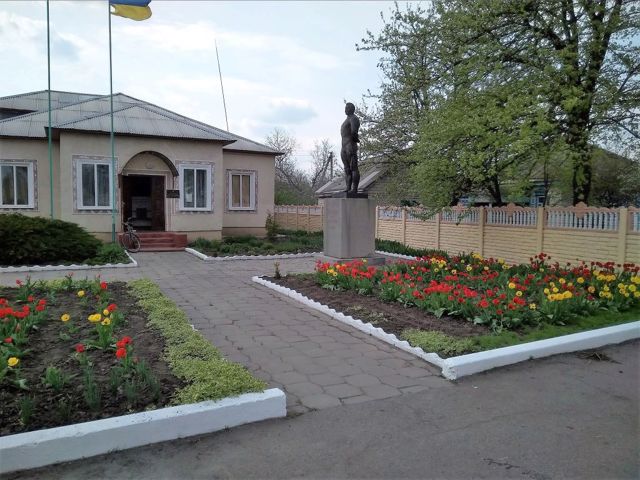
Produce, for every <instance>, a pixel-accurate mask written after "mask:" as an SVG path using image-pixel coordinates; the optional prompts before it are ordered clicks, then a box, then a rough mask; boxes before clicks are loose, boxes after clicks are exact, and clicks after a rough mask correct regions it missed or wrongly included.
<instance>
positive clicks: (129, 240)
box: [120, 217, 140, 253]
mask: <svg viewBox="0 0 640 480" xmlns="http://www.w3.org/2000/svg"><path fill="white" fill-rule="evenodd" d="M131 220H133V217H129V218H128V219H127V221H126V222H123V224H124V227H125V229H126V230H125V232H124V233H123V234H122V236H121V237H120V244H121V245H122V246H123V247H124V248H125V250H127V251H128V252H131V253H136V252H137V251H138V250H140V237H138V235H137V234H136V231H135V230H134V229H133V227H132V226H131Z"/></svg>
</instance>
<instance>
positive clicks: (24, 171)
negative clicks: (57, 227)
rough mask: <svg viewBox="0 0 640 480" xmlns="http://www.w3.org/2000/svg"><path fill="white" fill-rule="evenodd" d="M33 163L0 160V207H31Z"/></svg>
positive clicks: (32, 199) (32, 202)
mask: <svg viewBox="0 0 640 480" xmlns="http://www.w3.org/2000/svg"><path fill="white" fill-rule="evenodd" d="M33 205H34V187H33V163H25V162H6V161H2V162H0V207H1V208H33Z"/></svg>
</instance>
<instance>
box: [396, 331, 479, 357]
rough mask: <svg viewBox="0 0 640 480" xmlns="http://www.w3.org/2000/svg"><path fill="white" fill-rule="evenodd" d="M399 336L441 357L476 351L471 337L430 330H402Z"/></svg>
mask: <svg viewBox="0 0 640 480" xmlns="http://www.w3.org/2000/svg"><path fill="white" fill-rule="evenodd" d="M401 337H402V338H404V339H405V340H406V341H408V342H409V343H410V344H411V345H413V346H414V347H420V348H421V349H422V350H424V351H425V352H429V353H431V352H433V353H437V354H438V355H440V356H441V357H455V356H457V355H464V354H465V353H472V352H475V351H477V349H478V348H477V346H476V344H475V342H474V339H473V338H471V337H466V338H457V337H452V336H450V335H445V334H444V333H442V332H437V331H432V330H414V329H408V330H404V331H403V332H402V334H401Z"/></svg>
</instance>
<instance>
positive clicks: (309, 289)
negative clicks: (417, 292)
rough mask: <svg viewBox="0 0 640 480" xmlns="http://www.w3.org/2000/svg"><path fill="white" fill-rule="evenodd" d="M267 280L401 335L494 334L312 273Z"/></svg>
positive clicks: (460, 335) (465, 322) (469, 335)
mask: <svg viewBox="0 0 640 480" xmlns="http://www.w3.org/2000/svg"><path fill="white" fill-rule="evenodd" d="M267 280H269V281H271V282H273V283H277V284H278V285H282V286H283V287H287V288H290V289H292V290H295V291H296V292H298V293H301V294H302V295H305V296H307V297H309V298H311V299H313V300H315V301H316V302H320V303H321V304H323V305H327V306H329V307H331V308H333V309H334V310H336V311H338V312H342V313H344V314H345V315H352V316H353V317H355V318H358V319H360V320H362V321H364V322H370V323H371V324H373V325H375V326H377V327H380V328H382V329H383V330H384V331H385V332H387V333H393V334H395V335H396V336H398V337H400V334H401V333H402V332H403V331H404V330H407V329H417V330H430V331H438V332H442V333H444V334H447V335H450V336H453V337H471V336H476V335H487V334H489V333H491V332H490V330H489V328H488V327H486V326H484V325H475V324H473V323H471V322H468V321H466V320H463V319H460V318H455V317H448V316H443V317H441V318H437V317H436V316H434V315H431V314H429V313H427V312H425V311H424V310H420V309H418V308H411V307H404V306H403V305H402V304H400V303H386V302H383V301H381V300H380V299H379V298H377V297H375V296H366V295H360V294H358V293H357V292H356V291H354V290H328V289H325V288H322V287H321V286H320V285H318V283H317V282H316V280H315V279H314V278H313V276H312V275H287V276H284V277H282V278H280V279H278V280H276V279H274V278H267Z"/></svg>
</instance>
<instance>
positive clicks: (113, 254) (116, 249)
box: [87, 243, 131, 265]
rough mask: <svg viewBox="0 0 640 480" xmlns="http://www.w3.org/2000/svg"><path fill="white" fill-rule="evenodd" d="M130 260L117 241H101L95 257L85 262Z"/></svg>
mask: <svg viewBox="0 0 640 480" xmlns="http://www.w3.org/2000/svg"><path fill="white" fill-rule="evenodd" d="M130 261H131V260H129V257H128V256H127V254H126V253H125V250H124V248H122V245H120V244H118V243H103V244H102V245H100V247H99V248H98V252H97V253H96V255H95V257H93V258H92V259H90V260H89V261H88V262H87V263H88V264H89V265H104V264H106V263H129V262H130Z"/></svg>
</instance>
